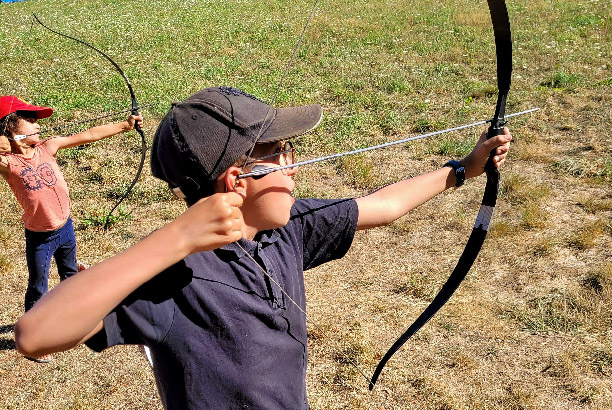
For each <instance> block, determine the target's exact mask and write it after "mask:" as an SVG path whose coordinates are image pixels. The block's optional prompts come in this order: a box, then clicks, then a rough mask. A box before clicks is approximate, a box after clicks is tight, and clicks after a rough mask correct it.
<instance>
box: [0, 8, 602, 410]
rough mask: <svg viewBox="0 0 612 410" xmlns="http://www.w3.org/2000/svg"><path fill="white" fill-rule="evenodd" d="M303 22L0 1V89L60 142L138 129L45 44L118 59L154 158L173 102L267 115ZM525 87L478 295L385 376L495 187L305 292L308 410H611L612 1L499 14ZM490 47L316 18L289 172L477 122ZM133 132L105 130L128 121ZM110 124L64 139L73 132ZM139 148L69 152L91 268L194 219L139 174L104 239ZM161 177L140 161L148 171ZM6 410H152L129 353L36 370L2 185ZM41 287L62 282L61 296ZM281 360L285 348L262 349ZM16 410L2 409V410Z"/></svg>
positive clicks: (415, 224)
mask: <svg viewBox="0 0 612 410" xmlns="http://www.w3.org/2000/svg"><path fill="white" fill-rule="evenodd" d="M311 6H312V4H311V3H310V2H306V1H303V0H296V1H291V2H289V1H255V0H252V1H248V0H244V1H237V0H231V1H193V0H187V1H175V0H166V1H159V0H152V1H146V2H136V1H132V0H116V1H115V0H114V1H110V0H104V1H92V0H81V1H69V0H56V1H49V0H36V1H35V0H31V1H27V2H20V3H13V4H2V5H0V17H1V18H2V20H3V21H4V24H3V25H2V26H1V27H0V48H1V49H2V50H3V52H2V61H1V64H0V93H2V94H15V95H18V96H20V97H22V98H24V99H26V100H28V101H30V102H32V103H35V104H39V105H49V106H51V107H53V108H54V109H55V114H54V115H53V117H51V118H50V119H49V120H46V121H45V122H42V124H43V128H45V129H50V128H51V127H58V126H62V125H65V124H68V123H70V122H74V121H81V120H84V119H88V118H92V117H96V116H100V115H103V114H104V113H108V112H116V111H121V110H126V109H128V108H129V107H130V99H129V94H128V92H127V89H126V88H125V85H124V83H123V80H122V79H121V78H120V77H119V76H118V75H117V73H116V72H115V71H114V69H113V67H112V66H111V65H110V64H109V63H108V62H107V61H105V60H104V59H103V58H102V57H101V56H99V55H98V54H96V53H94V52H93V51H91V50H89V49H87V48H85V47H83V46H82V45H79V44H77V43H76V42H72V41H69V40H66V39H62V38H60V37H59V36H56V35H54V34H52V33H50V32H49V31H46V30H44V29H43V28H42V27H40V26H38V25H36V24H35V25H32V20H31V14H32V12H35V13H36V14H37V15H38V17H40V18H41V20H43V22H45V23H46V24H48V25H50V26H52V27H53V28H56V29H58V30H60V31H62V32H65V33H68V34H70V35H72V36H75V37H78V38H81V39H84V40H86V41H88V42H91V43H92V44H94V45H96V46H97V47H98V48H100V49H102V50H104V51H105V52H107V53H108V54H109V55H111V56H112V57H113V58H114V59H115V60H116V61H117V62H118V64H119V65H120V66H121V67H122V68H123V69H124V71H125V72H126V74H127V75H128V77H129V78H130V80H131V82H132V85H133V86H134V91H135V93H136V95H137V97H138V99H139V102H140V103H141V104H142V105H147V106H146V107H145V108H144V109H143V110H142V111H143V114H144V115H145V116H146V124H145V127H144V128H145V132H146V134H147V138H148V142H149V143H150V142H151V140H152V136H153V134H154V132H155V129H156V126H157V124H158V123H159V120H160V119H161V117H162V116H163V115H164V113H165V112H166V111H167V109H168V107H169V104H170V103H171V102H172V101H176V100H182V99H183V98H185V97H186V96H188V95H190V94H191V93H193V92H195V91H197V90H199V89H201V88H204V87H208V86H213V85H231V86H235V87H239V88H242V89H244V90H246V91H248V92H250V93H253V94H256V95H258V96H260V97H261V98H263V99H266V100H268V101H271V100H272V98H273V95H274V92H275V89H276V87H277V85H278V82H279V79H280V77H281V75H282V72H283V70H284V69H285V66H286V65H287V63H288V61H289V58H290V55H291V51H292V49H293V46H294V44H295V41H296V40H297V37H298V35H299V33H300V32H301V30H302V27H303V25H304V23H305V22H306V20H307V17H308V14H309V12H310V8H311ZM508 8H509V14H510V20H511V25H512V33H513V40H514V58H513V65H514V72H513V83H512V88H511V92H510V97H509V102H508V111H509V112H515V111H519V110H523V109H527V108H531V107H541V110H540V111H539V112H537V113H535V114H532V115H529V116H524V117H518V118H515V119H512V121H511V122H510V124H509V126H510V128H511V131H512V133H513V136H514V140H513V146H512V151H511V154H510V156H509V158H508V161H507V164H506V166H504V168H503V169H502V170H501V175H502V186H501V191H500V199H499V201H498V206H497V209H496V215H495V218H494V223H493V227H492V229H491V230H490V233H489V237H488V239H487V241H486V242H485V245H484V247H483V249H482V251H481V253H480V255H479V257H478V259H477V260H476V262H475V264H474V266H473V268H472V270H471V272H470V273H469V275H468V277H467V279H466V280H465V282H464V283H463V284H462V286H461V287H460V288H459V290H458V291H457V293H456V294H455V295H454V296H453V297H452V299H451V300H450V302H449V303H448V304H447V305H446V306H445V307H444V308H443V309H442V311H441V312H440V313H439V314H438V315H437V316H436V317H435V318H434V319H433V320H432V321H431V322H430V323H428V324H427V325H426V326H425V327H424V328H423V329H422V330H421V332H419V333H418V334H417V335H416V336H415V337H414V339H413V340H411V341H409V342H408V343H407V344H406V345H405V347H404V348H403V349H402V350H401V351H400V352H398V353H397V354H396V355H395V356H394V357H393V359H392V360H391V361H390V362H389V364H388V366H387V368H386V369H385V371H384V372H383V374H382V376H381V379H380V380H379V382H378V384H377V386H376V388H375V390H374V391H373V392H372V393H370V392H369V391H368V390H367V382H366V381H365V380H364V378H363V377H361V376H360V375H359V373H358V372H357V371H356V370H355V369H354V368H353V367H352V366H351V365H350V364H349V363H348V360H347V358H350V359H351V360H354V361H355V362H358V363H359V367H360V368H361V369H362V370H363V371H364V372H365V373H366V374H367V375H368V376H370V375H371V374H372V372H373V370H374V367H375V366H376V363H377V362H378V360H379V359H380V357H381V356H382V355H383V354H384V353H385V352H386V350H387V349H388V348H389V346H390V345H391V344H392V343H393V342H394V341H395V339H396V338H397V337H399V335H400V334H401V333H403V331H404V330H405V329H406V328H407V327H408V325H409V324H410V323H412V320H414V318H416V317H417V316H418V314H419V313H420V312H421V311H422V310H423V309H424V307H425V306H427V305H428V303H429V302H430V301H431V299H432V298H433V296H434V295H435V294H436V292H437V290H438V289H439V287H440V286H441V285H442V284H443V283H444V282H445V280H446V278H447V277H448V275H449V274H450V272H451V271H452V269H453V267H454V265H455V263H456V261H457V259H458V257H459V255H460V254H461V251H462V250H463V247H464V245H465V241H466V240H467V236H468V234H469V232H470V230H471V227H472V224H473V221H474V219H475V217H476V213H477V209H478V207H479V203H480V198H481V196H482V191H483V187H484V178H479V179H478V180H471V181H469V182H468V183H467V184H466V186H465V187H462V188H461V189H458V190H450V191H448V192H447V193H445V194H443V195H440V196H439V197H438V198H435V199H434V200H432V201H430V202H428V203H427V204H425V205H423V206H422V207H420V208H419V209H417V210H415V211H414V212H412V213H410V214H409V215H407V216H406V217H404V218H402V219H400V220H398V221H397V222H395V223H393V224H392V225H390V226H388V227H386V228H380V229H375V230H371V231H368V232H366V233H359V234H358V235H357V237H356V239H355V243H354V246H353V248H352V249H351V251H350V252H349V254H348V255H347V256H346V257H345V258H344V259H342V260H340V261H336V262H334V263H330V264H327V265H325V266H323V267H320V268H317V269H315V270H312V271H309V272H307V279H306V280H307V297H308V309H309V310H308V313H309V318H308V320H309V334H310V362H309V368H308V370H309V372H308V376H307V383H308V389H309V399H310V403H311V406H312V408H313V409H314V410H317V409H431V410H434V409H436V410H442V409H453V410H455V409H456V410H459V409H601V410H603V409H610V408H612V377H611V376H612V134H611V132H610V126H611V125H612V64H611V63H610V61H612V46H611V44H612V4H611V3H610V2H609V0H589V1H587V0H577V1H561V0H547V1H544V0H531V1H526V0H516V1H515V0H508ZM495 87H496V86H495V50H494V45H493V32H492V29H491V23H490V18H489V14H488V10H487V5H486V2H484V1H479V2H477V3H474V2H469V1H466V0H449V1H446V2H442V3H441V2H438V1H432V0H419V1H411V2H407V1H399V0H390V1H362V0H352V1H335V2H326V1H321V3H320V4H319V8H318V10H317V12H316V14H315V16H314V18H313V20H312V22H311V26H310V27H309V28H308V30H307V32H306V36H305V39H304V44H303V47H302V48H301V49H300V52H299V53H298V55H297V57H296V59H295V61H293V63H292V64H291V67H290V70H289V72H288V75H287V78H286V81H285V83H284V85H283V87H282V88H281V92H280V93H279V96H278V99H277V102H276V104H277V105H278V106H287V105H292V104H306V103H319V104H321V105H322V106H323V107H324V110H325V119H324V122H323V123H322V125H321V127H320V128H319V129H318V130H316V131H315V132H313V133H312V134H311V135H308V136H305V137H303V138H302V139H301V140H300V145H299V147H298V154H299V157H300V159H306V158H314V157H316V156H319V155H325V154H331V153H335V152H340V151H345V150H348V149H354V148H361V147H366V146H370V145H374V144H378V143H382V142H387V141H393V140H398V139H401V138H406V137H408V136H411V135H414V134H418V133H421V132H427V131H430V130H432V131H433V130H439V129H443V128H446V127H452V126H457V125H461V124H464V123H470V122H474V121H479V120H483V119H487V118H489V117H490V116H491V115H492V112H493V108H494V105H495V98H496V94H495ZM126 115H127V114H125V113H122V114H119V115H117V116H113V117H111V118H106V119H104V120H102V121H103V122H104V121H120V120H122V119H124V117H125V116H126ZM97 123H98V122H92V123H88V124H78V125H69V124H68V126H67V127H66V128H63V129H62V130H61V131H60V132H61V133H62V134H68V133H71V132H77V131H79V130H82V129H84V127H88V126H91V125H94V124H97ZM481 131H482V129H473V130H469V131H466V132H461V133H452V134H446V135H443V136H439V137H436V138H434V139H430V140H425V141H421V142H417V143H414V144H408V145H402V146H398V147H395V148H390V149H385V150H379V151H376V152H373V153H370V154H367V155H360V156H355V157H346V158H344V159H343V160H337V161H334V162H327V163H320V164H317V165H313V166H309V167H304V168H302V169H301V170H300V172H299V174H298V176H297V181H298V188H297V189H296V192H295V195H296V196H299V197H310V196H318V197H337V196H342V197H346V196H355V195H362V194H365V193H367V192H370V191H372V190H373V189H375V188H377V187H379V186H381V185H383V184H387V183H390V182H393V181H397V180H399V179H402V178H406V177H410V176H413V175H417V174H419V173H422V172H425V171H429V170H432V169H435V168H436V167H438V166H440V165H441V164H443V163H444V162H445V161H446V160H448V159H450V158H459V157H461V156H462V155H465V154H466V153H467V152H468V151H469V149H470V147H471V146H472V145H473V143H474V142H475V140H476V138H477V135H478V134H479V133H480V132H481ZM138 150H139V141H138V136H137V135H136V134H135V133H130V134H124V135H122V136H119V137H116V138H112V139H109V140H105V141H102V142H99V143H96V144H94V145H91V146H87V147H83V148H79V149H70V150H65V151H64V152H62V153H61V154H60V155H59V162H60V164H61V166H62V168H63V170H64V174H65V177H66V180H67V181H68V185H69V187H70V190H71V198H72V217H73V219H74V220H75V226H76V235H77V241H78V243H79V258H80V259H82V260H84V261H85V262H86V263H88V264H94V263H96V262H97V261H100V260H102V259H104V258H107V257H109V256H111V255H113V254H115V253H117V252H119V251H121V250H123V249H125V248H126V247H128V246H129V245H130V244H133V243H135V242H136V241H138V240H139V239H141V238H142V237H144V236H145V235H147V234H148V233H149V232H151V231H152V230H153V229H155V228H158V227H160V226H162V225H163V224H165V223H167V222H168V221H170V220H172V219H173V218H175V217H176V216H177V215H179V214H180V213H181V212H182V211H183V210H184V205H183V204H182V203H181V202H180V201H178V200H176V199H174V198H173V197H172V196H171V195H170V194H169V192H168V190H167V188H166V187H165V186H164V184H162V183H161V182H159V181H157V180H156V179H154V178H153V177H152V176H151V175H150V171H149V168H148V166H147V168H145V172H144V173H143V177H142V178H141V180H140V182H139V183H138V185H137V186H136V188H135V189H134V192H133V194H132V195H131V196H130V198H129V200H128V201H126V203H125V206H124V207H123V209H122V211H121V212H119V213H117V218H115V224H114V225H113V226H112V227H111V229H110V230H108V231H104V230H102V229H101V227H100V224H99V221H100V218H101V217H103V216H104V215H105V214H106V212H108V210H109V209H110V208H111V207H112V205H113V204H114V203H115V201H116V200H117V198H118V196H120V195H121V194H122V193H123V191H124V190H125V188H126V187H127V185H128V184H129V182H130V180H131V178H132V176H133V175H134V173H135V172H136V167H137V164H138V160H139V158H138ZM147 165H148V164H147ZM0 192H1V195H2V199H3V200H2V202H1V203H0V221H1V223H0V244H1V245H2V246H0V301H1V302H0V304H1V305H0V306H1V308H0V397H2V399H0V400H1V401H0V403H1V404H0V407H3V408H7V409H159V408H161V405H160V402H159V398H158V396H157V392H156V388H155V381H154V379H153V375H152V372H151V370H150V369H149V368H148V364H147V363H146V361H145V359H144V358H143V357H142V356H141V355H140V353H139V352H138V350H137V349H136V348H135V347H133V346H127V347H118V348H114V349H110V350H108V351H107V352H104V353H102V354H95V353H93V352H91V351H89V350H88V349H87V348H85V347H79V348H77V349H75V350H73V351H70V352H64V353H59V354H56V355H55V356H56V357H55V361H54V362H53V363H51V364H48V365H39V364H35V363H32V362H30V361H27V360H25V359H23V358H22V357H21V356H20V355H19V354H18V353H17V352H16V351H15V345H14V341H13V333H12V325H13V324H14V323H15V321H16V320H17V319H18V318H19V317H20V315H21V314H22V313H23V307H22V305H23V295H24V292H25V287H26V281H27V269H26V266H25V255H24V249H25V245H24V237H23V228H22V225H21V220H20V217H21V211H20V209H19V206H18V204H17V202H16V200H15V199H14V198H13V196H12V194H11V192H10V190H9V188H8V186H7V184H5V183H2V184H0ZM57 280H58V279H57V274H56V271H55V268H54V267H52V271H51V283H52V284H56V283H57ZM271 354H273V352H271ZM2 405H4V406H2Z"/></svg>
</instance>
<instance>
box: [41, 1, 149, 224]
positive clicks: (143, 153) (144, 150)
mask: <svg viewBox="0 0 612 410" xmlns="http://www.w3.org/2000/svg"><path fill="white" fill-rule="evenodd" d="M32 15H33V16H34V19H35V20H36V22H37V23H38V24H40V25H41V26H43V27H44V28H46V29H47V30H49V31H50V32H52V33H54V34H57V35H58V36H62V37H65V38H68V39H70V40H74V41H76V42H78V43H81V44H83V45H84V46H87V47H89V48H91V49H92V50H94V51H96V52H97V53H98V54H100V55H101V56H102V57H104V58H105V59H106V60H107V61H108V62H109V63H111V64H112V65H113V67H115V69H116V70H117V71H118V72H119V74H120V75H121V77H123V81H124V82H125V84H126V86H127V88H128V90H129V92H130V98H131V103H132V108H131V112H132V115H138V101H137V100H136V95H135V94H134V89H133V88H132V84H131V83H130V80H129V79H128V77H127V75H126V74H125V73H124V72H123V70H122V69H121V67H119V64H117V63H116V62H115V61H114V60H113V59H112V58H110V57H109V56H108V55H107V54H106V53H104V52H103V51H102V50H100V49H98V48H96V47H94V46H93V45H91V44H89V43H87V42H86V41H83V40H80V39H78V38H76V37H72V36H69V35H67V34H64V33H60V32H59V31H57V30H54V29H52V28H50V27H49V26H47V25H45V24H44V23H43V22H42V21H40V19H39V18H38V17H37V16H36V14H34V13H32ZM134 129H135V130H136V132H138V134H139V135H140V139H141V151H140V164H139V166H138V170H137V171H136V175H135V176H134V178H133V179H132V182H131V183H130V185H129V187H128V189H127V190H126V191H125V193H124V194H123V195H122V196H121V197H120V198H119V200H118V201H117V203H116V204H115V205H114V206H113V208H112V209H111V210H110V212H109V213H108V215H107V216H106V218H104V229H107V228H108V226H109V219H110V217H111V215H112V213H113V212H114V211H115V209H117V208H118V207H119V205H121V203H122V202H123V200H124V199H125V198H127V196H128V195H129V194H130V192H131V191H132V189H133V188H134V186H135V185H136V182H138V179H139V178H140V174H142V169H143V167H144V162H145V159H146V155H147V141H146V138H145V134H144V131H143V130H142V128H141V127H140V125H138V123H136V124H134Z"/></svg>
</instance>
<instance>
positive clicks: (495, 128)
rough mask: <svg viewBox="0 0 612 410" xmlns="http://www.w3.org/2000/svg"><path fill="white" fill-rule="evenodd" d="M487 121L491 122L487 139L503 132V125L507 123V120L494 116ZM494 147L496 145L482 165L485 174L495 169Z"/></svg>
mask: <svg viewBox="0 0 612 410" xmlns="http://www.w3.org/2000/svg"><path fill="white" fill-rule="evenodd" d="M489 122H490V123H491V125H490V126H489V129H488V130H487V139H491V138H493V137H496V136H498V135H503V134H504V126H505V125H506V124H507V121H505V120H503V119H499V118H494V119H492V120H490V121H489ZM496 149H497V147H496V148H494V149H493V150H491V153H490V154H489V159H488V160H487V164H486V165H485V167H484V169H485V172H486V173H487V174H488V173H490V172H493V171H495V170H496V169H497V168H495V165H494V164H493V157H494V156H495V150H496Z"/></svg>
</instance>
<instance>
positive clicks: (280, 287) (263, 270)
mask: <svg viewBox="0 0 612 410" xmlns="http://www.w3.org/2000/svg"><path fill="white" fill-rule="evenodd" d="M236 245H238V247H239V248H240V249H242V251H243V252H244V254H245V256H247V257H248V258H249V259H250V260H251V261H252V262H253V263H255V265H256V266H257V267H258V268H259V269H260V270H261V271H262V273H263V274H264V275H266V277H267V278H268V279H269V280H270V281H271V282H272V283H274V284H275V285H276V286H277V287H278V288H279V289H280V291H281V293H282V294H283V295H284V296H285V297H286V298H287V299H289V301H290V302H291V303H293V305H295V307H297V308H298V310H299V311H300V312H302V313H303V314H304V317H305V318H308V315H307V314H306V311H305V310H304V309H302V307H301V306H300V305H299V304H298V303H297V302H296V301H295V300H294V299H293V298H292V297H291V296H290V295H289V293H287V291H285V289H283V287H282V286H281V285H280V283H278V281H277V280H275V279H274V278H273V277H272V276H271V275H270V274H269V273H268V272H267V271H266V270H265V269H264V268H263V267H262V266H261V264H260V263H259V262H257V260H255V258H254V257H253V256H251V254H250V253H248V252H247V250H246V249H244V248H243V247H242V245H240V243H238V242H236ZM309 321H310V323H311V324H312V325H314V326H315V327H316V328H319V329H322V326H320V325H319V324H318V323H316V322H314V321H312V320H311V319H309ZM337 353H339V354H340V356H342V357H343V358H344V359H345V360H346V361H347V362H348V363H349V364H350V365H351V366H353V367H354V368H355V369H356V370H357V371H358V372H359V374H361V375H362V376H363V378H364V379H366V381H367V382H368V383H371V382H372V381H371V380H370V378H369V377H368V376H367V375H366V374H365V373H364V372H363V371H362V370H361V368H360V367H359V366H358V365H357V363H356V362H355V360H353V359H351V358H350V357H349V356H348V355H347V354H346V353H344V352H342V351H341V350H338V351H337Z"/></svg>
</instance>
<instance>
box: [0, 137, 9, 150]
mask: <svg viewBox="0 0 612 410" xmlns="http://www.w3.org/2000/svg"><path fill="white" fill-rule="evenodd" d="M10 152H11V143H10V142H9V140H8V138H6V136H5V135H0V154H8V153H10Z"/></svg>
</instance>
